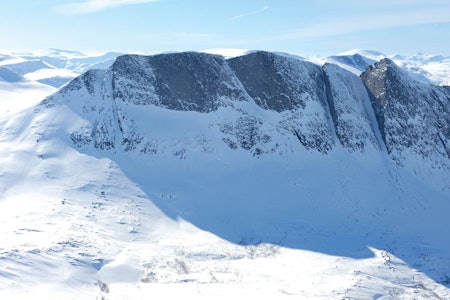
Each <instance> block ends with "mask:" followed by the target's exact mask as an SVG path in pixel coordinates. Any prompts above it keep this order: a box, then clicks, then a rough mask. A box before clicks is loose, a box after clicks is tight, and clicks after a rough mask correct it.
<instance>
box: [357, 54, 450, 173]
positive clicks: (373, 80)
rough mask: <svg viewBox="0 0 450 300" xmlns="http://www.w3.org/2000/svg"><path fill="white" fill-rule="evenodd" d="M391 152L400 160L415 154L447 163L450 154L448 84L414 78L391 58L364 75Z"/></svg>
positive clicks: (443, 163)
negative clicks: (419, 80)
mask: <svg viewBox="0 0 450 300" xmlns="http://www.w3.org/2000/svg"><path fill="white" fill-rule="evenodd" d="M361 78H362V80H363V81H364V84H365V86H366V87H367V90H368V91H369V95H370V97H371V101H372V105H373V107H374V110H375V112H376V115H377V120H378V126H379V128H380V132H381V135H382V137H383V140H384V142H385V145H386V148H387V150H388V153H389V154H390V155H391V157H392V158H393V159H394V160H397V161H399V162H401V161H404V160H407V159H408V155H409V154H412V155H414V156H415V157H417V158H418V159H427V160H430V161H432V162H433V164H435V165H437V166H441V167H444V166H445V167H447V166H448V163H447V160H448V159H449V158H450V152H449V150H450V148H449V147H450V123H449V120H450V106H449V104H450V93H449V89H448V87H441V86H433V85H429V84H425V83H422V82H417V81H413V80H411V79H410V77H409V75H408V74H407V73H406V72H405V71H403V70H401V69H400V68H398V67H397V66H396V65H395V64H394V63H393V62H392V61H390V60H389V59H383V60H381V61H380V62H378V63H376V64H374V65H372V66H370V67H369V68H368V69H367V70H366V71H365V72H364V73H362V75H361Z"/></svg>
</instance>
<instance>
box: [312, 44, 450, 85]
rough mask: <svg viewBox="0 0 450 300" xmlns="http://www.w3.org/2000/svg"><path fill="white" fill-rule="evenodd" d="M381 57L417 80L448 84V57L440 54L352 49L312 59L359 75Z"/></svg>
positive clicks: (449, 77) (449, 62)
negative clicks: (393, 52) (403, 53)
mask: <svg viewBox="0 0 450 300" xmlns="http://www.w3.org/2000/svg"><path fill="white" fill-rule="evenodd" d="M383 58H389V59H390V60H392V61H393V62H394V63H395V64H396V65H398V66H400V67H401V68H403V69H405V70H407V71H408V72H409V74H410V76H412V77H414V78H415V79H416V80H418V81H422V82H426V83H432V84H434V85H441V86H448V85H450V71H449V70H450V57H446V56H442V55H424V54H422V53H419V54H416V55H413V56H404V55H398V54H394V55H386V54H383V53H381V52H378V51H373V50H359V49H354V50H350V51H347V52H344V53H341V54H338V55H334V56H330V57H325V58H319V59H317V58H316V59H312V61H314V62H316V63H319V64H323V63H325V62H329V63H333V64H337V65H339V66H340V67H342V68H344V69H347V70H349V71H350V72H353V73H355V74H357V75H360V74H361V73H362V72H364V71H365V70H366V69H367V67H368V66H369V65H372V64H374V63H375V62H378V61H380V60H382V59H383Z"/></svg>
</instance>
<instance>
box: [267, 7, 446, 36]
mask: <svg viewBox="0 0 450 300" xmlns="http://www.w3.org/2000/svg"><path fill="white" fill-rule="evenodd" d="M447 22H450V15H449V14H448V11H446V10H439V9H428V10H420V11H410V12H396V13H390V14H379V15H359V16H345V17H342V18H339V19H334V20H325V21H323V22H320V21H318V22H316V23H315V24H311V25H310V26H305V27H303V28H300V29H298V30H292V31H290V32H286V33H285V34H282V35H278V36H277V37H276V38H275V39H277V40H295V39H301V38H313V37H326V36H337V35H344V34H352V33H357V32H363V31H371V30H383V29H393V28H400V27H406V26H415V25H425V24H435V23H447Z"/></svg>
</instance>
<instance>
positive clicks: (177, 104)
mask: <svg viewBox="0 0 450 300" xmlns="http://www.w3.org/2000/svg"><path fill="white" fill-rule="evenodd" d="M112 70H113V73H114V78H113V90H114V98H115V99H116V100H118V101H125V102H131V103H134V104H154V105H160V106H163V107H166V108H168V109H174V110H190V111H199V112H210V111H213V110H216V109H217V108H218V106H219V105H226V104H227V103H226V102H227V100H229V99H233V100H246V95H245V94H244V93H243V90H242V87H241V86H240V83H239V81H238V80H237V79H236V78H235V76H234V74H233V73H232V72H231V70H230V69H229V67H228V64H227V62H226V61H225V59H224V58H223V57H221V56H215V55H209V54H203V53H194V52H185V53H174V54H161V55H155V56H147V57H146V56H137V55H124V56H120V57H118V59H117V60H116V62H115V63H114V64H113V66H112Z"/></svg>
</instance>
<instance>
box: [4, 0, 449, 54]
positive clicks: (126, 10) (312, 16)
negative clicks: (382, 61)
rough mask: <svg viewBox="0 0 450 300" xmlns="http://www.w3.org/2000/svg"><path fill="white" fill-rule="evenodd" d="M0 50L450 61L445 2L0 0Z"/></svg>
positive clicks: (361, 0)
mask: <svg viewBox="0 0 450 300" xmlns="http://www.w3.org/2000/svg"><path fill="white" fill-rule="evenodd" d="M0 12H1V18H0V38H1V44H0V49H7V50H39V49H46V48H61V49H72V50H80V51H84V52H88V53H89V52H91V53H92V52H106V51H119V52H136V51H140V52H150V53H159V52H166V51H184V50H199V51H200V50H206V49H213V48H240V49H263V50H272V51H284V52H289V53H293V54H299V55H308V56H310V55H330V54H336V53H339V52H342V51H346V50H350V49H354V48H359V49H371V50H378V51H381V52H383V53H385V54H405V55H409V54H415V53H418V52H422V53H426V54H443V55H450V0H387V1H385V0H376V1H374V0H340V1H336V0H305V1H302V0H226V1H225V0H20V1H7V0H0Z"/></svg>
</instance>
